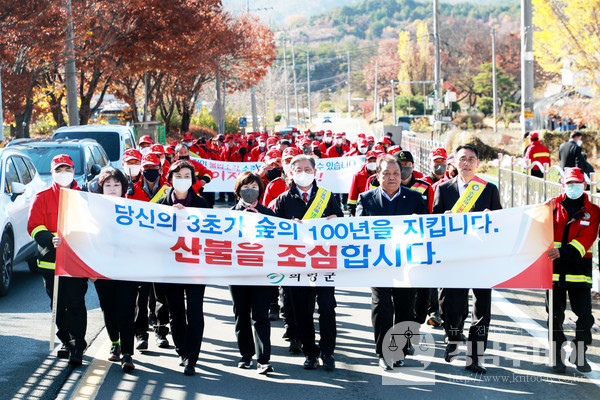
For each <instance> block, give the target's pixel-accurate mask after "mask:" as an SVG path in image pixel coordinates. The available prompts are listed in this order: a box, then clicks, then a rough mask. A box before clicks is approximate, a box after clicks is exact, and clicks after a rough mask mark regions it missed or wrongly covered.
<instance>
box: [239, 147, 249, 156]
mask: <svg viewBox="0 0 600 400" xmlns="http://www.w3.org/2000/svg"><path fill="white" fill-rule="evenodd" d="M247 152H248V149H247V148H245V147H241V148H240V155H241V156H242V157H244V156H245V155H246V153H247Z"/></svg>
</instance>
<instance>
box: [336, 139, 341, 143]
mask: <svg viewBox="0 0 600 400" xmlns="http://www.w3.org/2000/svg"><path fill="white" fill-rule="evenodd" d="M342 142H343V139H335V144H342Z"/></svg>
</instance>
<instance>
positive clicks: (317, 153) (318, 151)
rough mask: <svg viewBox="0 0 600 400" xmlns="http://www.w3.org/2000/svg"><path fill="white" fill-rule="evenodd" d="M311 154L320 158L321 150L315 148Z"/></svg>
mask: <svg viewBox="0 0 600 400" xmlns="http://www.w3.org/2000/svg"><path fill="white" fill-rule="evenodd" d="M313 153H315V155H317V156H319V157H321V149H320V148H316V149H314V150H313Z"/></svg>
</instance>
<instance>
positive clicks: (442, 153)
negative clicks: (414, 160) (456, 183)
mask: <svg viewBox="0 0 600 400" xmlns="http://www.w3.org/2000/svg"><path fill="white" fill-rule="evenodd" d="M429 158H430V159H432V160H437V159H438V158H442V159H444V160H446V159H447V158H448V153H446V149H444V148H443V147H438V148H437V149H433V150H431V154H429Z"/></svg>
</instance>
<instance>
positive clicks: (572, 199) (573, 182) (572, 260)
mask: <svg viewBox="0 0 600 400" xmlns="http://www.w3.org/2000/svg"><path fill="white" fill-rule="evenodd" d="M563 187H564V193H562V194H561V195H560V196H558V197H555V198H553V199H550V200H549V201H548V202H547V203H546V204H548V205H549V206H550V207H551V209H552V211H553V215H554V218H553V219H554V248H553V249H551V250H549V251H548V253H547V254H548V258H549V259H551V260H553V266H554V271H553V276H552V280H553V285H552V301H553V303H554V306H553V315H552V320H553V332H552V338H553V341H552V343H551V351H552V352H553V353H554V360H555V364H554V365H553V366H552V368H553V369H554V370H555V371H557V372H561V373H564V372H566V370H567V367H566V366H565V364H564V357H565V350H564V349H563V346H564V345H565V344H566V342H567V338H566V337H565V334H564V331H563V322H564V320H565V310H566V308H567V294H568V295H569V301H570V303H571V310H572V311H573V312H574V313H575V315H577V322H576V324H575V341H574V342H573V345H574V349H573V353H572V361H573V364H575V366H576V368H577V370H578V371H580V372H590V371H591V370H592V368H591V367H590V364H589V363H588V362H587V360H586V357H585V356H586V351H587V348H588V346H589V345H591V344H592V332H591V329H592V326H593V325H594V316H593V315H592V296H591V292H590V290H591V288H592V245H593V244H594V242H595V240H596V237H597V236H598V223H599V221H600V208H599V207H598V206H597V205H595V204H592V203H591V202H590V200H589V198H588V195H587V194H586V193H584V188H585V176H584V174H583V172H582V171H581V169H580V168H566V169H565V173H564V175H563ZM546 301H547V302H548V299H547V300H546Z"/></svg>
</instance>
